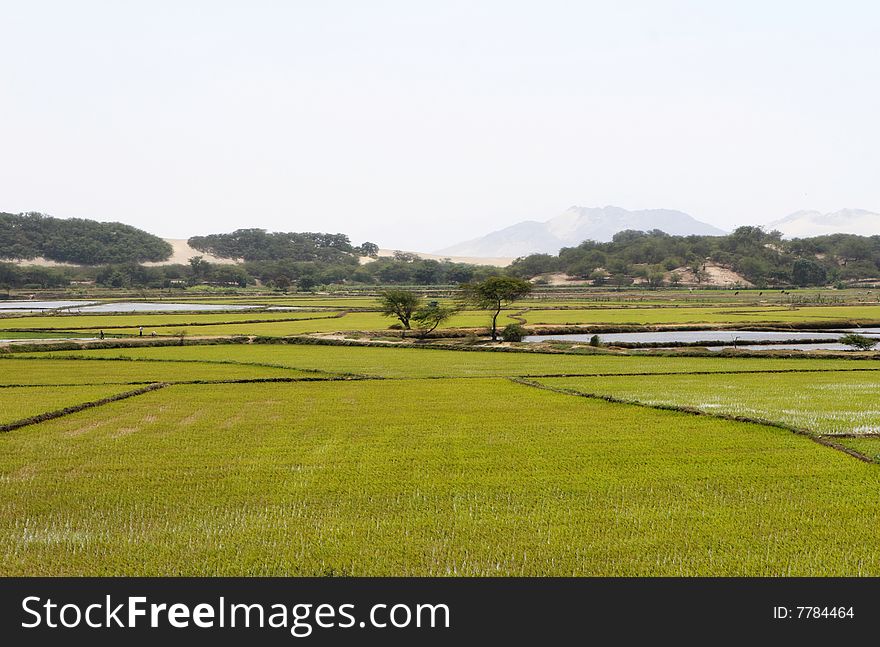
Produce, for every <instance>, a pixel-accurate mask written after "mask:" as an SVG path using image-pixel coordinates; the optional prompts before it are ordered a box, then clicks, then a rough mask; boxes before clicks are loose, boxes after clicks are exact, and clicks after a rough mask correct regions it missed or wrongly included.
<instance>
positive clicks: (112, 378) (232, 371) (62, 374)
mask: <svg viewBox="0 0 880 647" xmlns="http://www.w3.org/2000/svg"><path fill="white" fill-rule="evenodd" d="M307 375H308V376H312V375H314V374H312V373H305V372H302V371H296V370H293V369H286V368H270V367H263V366H254V365H250V366H249V365H236V364H209V363H196V362H175V361H169V362H153V361H137V362H129V361H113V360H100V359H96V360H88V359H86V360H82V359H80V360H73V359H67V360H65V359H49V358H45V357H44V358H34V359H27V358H25V357H17V356H15V357H3V358H0V385H2V384H46V385H51V384H128V383H132V382H174V381H190V380H241V379H254V378H271V377H303V376H307Z"/></svg>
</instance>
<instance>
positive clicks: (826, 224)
mask: <svg viewBox="0 0 880 647" xmlns="http://www.w3.org/2000/svg"><path fill="white" fill-rule="evenodd" d="M765 229H766V230H767V231H773V230H774V229H777V230H779V231H781V232H782V234H783V235H784V236H785V237H786V238H810V237H812V236H826V235H828V234H858V235H860V236H878V235H880V214H878V213H873V212H871V211H865V210H864V209H841V210H840V211H835V212H834V213H822V212H820V211H797V212H795V213H793V214H791V215H790V216H787V217H785V218H782V219H781V220H774V221H773V222H771V223H769V224H768V225H767V226H766V227H765Z"/></svg>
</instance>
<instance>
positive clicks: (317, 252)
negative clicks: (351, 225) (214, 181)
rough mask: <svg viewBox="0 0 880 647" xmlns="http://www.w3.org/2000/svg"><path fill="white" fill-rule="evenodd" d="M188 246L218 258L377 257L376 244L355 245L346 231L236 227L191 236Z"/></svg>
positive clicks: (337, 259)
mask: <svg viewBox="0 0 880 647" xmlns="http://www.w3.org/2000/svg"><path fill="white" fill-rule="evenodd" d="M187 242H188V243H189V246H190V247H192V248H193V249H197V250H199V251H201V252H205V253H207V254H212V255H214V256H216V257H218V258H230V259H242V260H245V261H300V262H302V261H322V262H344V261H345V260H347V259H355V262H356V259H357V257H359V256H376V254H378V252H379V246H378V245H376V244H375V243H364V244H362V245H359V246H358V247H355V246H353V245H352V244H351V241H350V240H349V239H348V236H346V235H345V234H323V233H311V232H305V233H296V232H267V231H266V230H265V229H238V230H236V231H233V232H231V233H228V234H210V235H208V236H193V237H192V238H190V239H189V240H188V241H187Z"/></svg>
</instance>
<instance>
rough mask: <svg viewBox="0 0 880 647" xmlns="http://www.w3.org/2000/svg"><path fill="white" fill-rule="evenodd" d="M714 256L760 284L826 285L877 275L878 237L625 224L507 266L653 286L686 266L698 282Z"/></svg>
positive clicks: (529, 272) (519, 271)
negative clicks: (670, 229) (604, 236)
mask: <svg viewBox="0 0 880 647" xmlns="http://www.w3.org/2000/svg"><path fill="white" fill-rule="evenodd" d="M707 260H708V261H711V262H714V263H717V264H719V265H723V266H725V267H729V268H730V269H732V270H734V271H735V272H737V273H739V274H741V275H742V276H743V277H744V278H746V279H747V280H749V281H751V282H752V283H754V284H755V285H757V286H768V285H797V286H809V285H827V284H833V283H836V282H838V281H854V280H859V279H871V278H876V277H878V276H880V236H870V237H865V236H856V235H852V234H833V235H830V236H819V237H815V238H800V239H797V238H796V239H793V240H783V238H782V235H781V234H780V233H779V232H778V231H772V232H765V231H764V230H763V229H761V228H760V227H740V228H738V229H737V230H736V231H734V232H733V233H731V234H729V235H727V236H670V235H669V234H666V233H664V232H662V231H659V230H652V231H648V232H644V231H622V232H619V233H618V234H616V235H615V236H614V238H613V239H612V240H611V242H608V243H598V242H595V241H592V240H587V241H584V242H583V243H581V244H580V245H578V246H577V247H566V248H563V249H561V250H560V252H559V254H558V255H556V256H553V255H550V254H532V255H531V256H526V257H524V258H520V259H517V261H515V262H514V263H513V265H512V266H511V268H510V271H511V273H513V274H514V275H516V276H520V277H525V278H531V277H535V276H538V275H539V274H544V273H548V272H564V273H565V274H568V275H570V276H575V277H578V278H583V279H592V280H593V281H594V282H595V283H596V284H602V283H610V284H613V285H628V284H629V283H631V282H632V281H633V279H634V278H642V279H644V280H645V282H646V283H647V284H648V285H649V286H658V285H661V284H663V283H664V282H671V283H675V282H676V278H675V277H672V279H671V281H670V279H669V274H668V273H669V272H671V271H673V270H675V269H678V268H688V269H690V270H691V272H692V273H693V275H694V276H695V277H696V280H697V282H700V281H701V279H703V278H705V274H704V270H703V266H704V264H705V262H706V261H707Z"/></svg>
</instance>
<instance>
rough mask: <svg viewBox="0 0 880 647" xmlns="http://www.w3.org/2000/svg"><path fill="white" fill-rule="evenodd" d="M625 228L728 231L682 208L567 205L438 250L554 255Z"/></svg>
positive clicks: (708, 233)
mask: <svg viewBox="0 0 880 647" xmlns="http://www.w3.org/2000/svg"><path fill="white" fill-rule="evenodd" d="M625 229H637V230H640V231H649V230H651V229H661V230H663V231H665V232H666V233H667V234H672V235H678V236H687V235H691V234H696V235H703V236H721V235H723V234H725V233H727V232H725V231H723V230H721V229H718V228H717V227H713V226H712V225H709V224H707V223H705V222H700V221H699V220H696V219H695V218H693V217H691V216H689V215H688V214H686V213H684V212H681V211H673V210H670V209H643V210H639V211H628V210H627V209H621V208H620V207H611V206H609V207H597V208H591V207H577V206H575V207H569V208H568V209H567V210H566V211H565V212H564V213H562V214H560V215H558V216H556V217H555V218H551V219H550V220H547V221H546V222H538V221H535V220H526V221H524V222H520V223H518V224H515V225H512V226H510V227H505V228H504V229H499V230H498V231H493V232H492V233H489V234H486V235H485V236H481V237H480V238H474V239H472V240H468V241H465V242H463V243H459V244H457V245H452V246H451V247H447V248H445V249H441V250H439V251H437V254H440V255H450V256H453V255H454V256H513V257H516V256H526V255H528V254H540V253H544V254H556V253H557V252H558V251H559V250H560V248H562V247H574V246H576V245H579V244H580V243H582V242H583V241H585V240H588V239H589V240H595V241H599V242H607V241H609V240H611V238H612V236H614V234H616V233H617V232H619V231H623V230H625Z"/></svg>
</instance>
